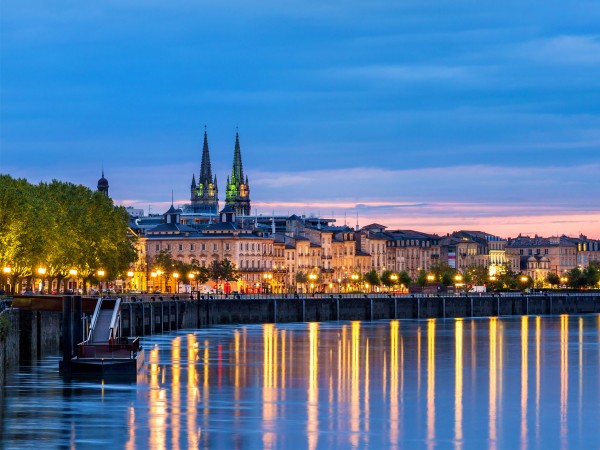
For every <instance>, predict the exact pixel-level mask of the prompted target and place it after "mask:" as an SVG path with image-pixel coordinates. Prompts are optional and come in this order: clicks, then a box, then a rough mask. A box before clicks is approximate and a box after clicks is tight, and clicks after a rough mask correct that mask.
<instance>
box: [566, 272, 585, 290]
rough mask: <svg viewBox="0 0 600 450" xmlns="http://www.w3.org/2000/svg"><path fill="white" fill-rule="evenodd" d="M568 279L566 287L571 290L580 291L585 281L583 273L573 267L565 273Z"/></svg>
mask: <svg viewBox="0 0 600 450" xmlns="http://www.w3.org/2000/svg"><path fill="white" fill-rule="evenodd" d="M567 277H568V279H569V281H568V285H569V287H571V288H573V289H581V288H583V287H584V286H585V284H586V280H585V277H584V276H583V272H582V271H581V269H580V268H579V267H574V268H573V269H571V270H570V271H569V272H568V273H567Z"/></svg>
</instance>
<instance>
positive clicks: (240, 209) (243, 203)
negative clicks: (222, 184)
mask: <svg viewBox="0 0 600 450" xmlns="http://www.w3.org/2000/svg"><path fill="white" fill-rule="evenodd" d="M225 195H226V198H225V204H226V205H227V206H230V207H231V208H233V210H234V211H235V214H236V215H237V216H249V215H250V185H249V184H248V177H247V176H246V178H244V166H243V164H242V151H241V149H240V136H239V134H238V133H237V132H236V133H235V148H234V151H233V167H232V169H231V176H230V177H228V178H227V192H226V194H225Z"/></svg>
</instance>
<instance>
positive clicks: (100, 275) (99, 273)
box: [98, 269, 108, 297]
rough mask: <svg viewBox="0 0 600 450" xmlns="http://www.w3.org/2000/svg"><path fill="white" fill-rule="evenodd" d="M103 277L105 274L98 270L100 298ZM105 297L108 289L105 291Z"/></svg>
mask: <svg viewBox="0 0 600 450" xmlns="http://www.w3.org/2000/svg"><path fill="white" fill-rule="evenodd" d="M104 275H106V272H104V270H103V269H99V270H98V279H99V280H100V297H102V278H103V277H104ZM106 295H107V296H108V289H107V292H106Z"/></svg>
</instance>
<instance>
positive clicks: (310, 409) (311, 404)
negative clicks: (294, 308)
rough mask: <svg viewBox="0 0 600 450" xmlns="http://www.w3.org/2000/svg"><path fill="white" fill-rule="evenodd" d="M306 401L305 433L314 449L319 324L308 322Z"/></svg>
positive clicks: (317, 417)
mask: <svg viewBox="0 0 600 450" xmlns="http://www.w3.org/2000/svg"><path fill="white" fill-rule="evenodd" d="M308 346H309V353H308V361H309V362H308V402H307V404H306V408H307V417H308V421H307V424H306V434H307V436H308V448H309V449H311V450H314V449H316V448H317V444H318V443H319V405H318V402H319V324H318V322H311V323H309V324H308Z"/></svg>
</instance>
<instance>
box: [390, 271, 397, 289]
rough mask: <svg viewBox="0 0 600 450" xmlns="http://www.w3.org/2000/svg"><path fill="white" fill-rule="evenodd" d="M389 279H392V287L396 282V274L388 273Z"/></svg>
mask: <svg viewBox="0 0 600 450" xmlns="http://www.w3.org/2000/svg"><path fill="white" fill-rule="evenodd" d="M390 280H392V287H394V286H396V285H397V284H398V275H397V274H395V273H393V274H391V275H390Z"/></svg>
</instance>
